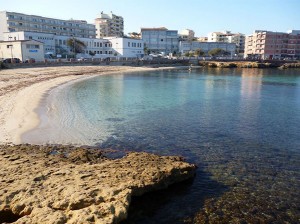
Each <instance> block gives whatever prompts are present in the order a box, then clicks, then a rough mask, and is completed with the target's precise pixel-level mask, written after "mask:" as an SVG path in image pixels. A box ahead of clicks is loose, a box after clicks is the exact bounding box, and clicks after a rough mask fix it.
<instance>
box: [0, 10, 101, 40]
mask: <svg viewBox="0 0 300 224" xmlns="http://www.w3.org/2000/svg"><path fill="white" fill-rule="evenodd" d="M18 31H31V32H39V33H49V34H53V35H60V36H75V37H83V38H95V37H96V28H95V25H94V24H88V23H87V22H86V21H84V20H62V19H54V18H47V17H42V16H35V15H27V14H22V13H16V12H7V11H1V12H0V40H3V38H4V37H3V33H4V32H18Z"/></svg>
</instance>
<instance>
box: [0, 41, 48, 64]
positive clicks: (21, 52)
mask: <svg viewBox="0 0 300 224" xmlns="http://www.w3.org/2000/svg"><path fill="white" fill-rule="evenodd" d="M0 57H1V58H19V59H20V60H21V61H26V60H30V59H32V58H34V59H35V61H44V46H43V43H42V42H40V41H36V40H12V41H0Z"/></svg>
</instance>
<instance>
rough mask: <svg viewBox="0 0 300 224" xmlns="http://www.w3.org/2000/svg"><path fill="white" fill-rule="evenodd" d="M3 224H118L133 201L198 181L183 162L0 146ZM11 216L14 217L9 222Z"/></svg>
mask: <svg viewBox="0 0 300 224" xmlns="http://www.w3.org/2000/svg"><path fill="white" fill-rule="evenodd" d="M0 164H1V167H0V181H1V184H0V222H1V223H2V222H11V221H15V223H118V222H120V221H122V220H124V219H126V217H127V211H128V207H129V205H130V201H131V197H132V196H138V195H142V194H144V193H146V192H149V191H153V190H158V189H163V188H166V187H168V186H169V185H171V184H173V183H176V182H179V181H183V180H186V179H188V178H191V177H193V176H194V173H195V169H196V167H195V165H191V164H188V163H186V162H184V161H182V159H181V158H180V157H171V156H157V155H153V154H148V153H133V152H132V153H128V154H127V156H125V157H123V158H120V159H115V160H109V159H107V158H105V157H104V156H103V155H102V153H101V152H99V150H93V149H89V150H88V149H82V148H81V149H74V148H73V147H56V146H55V147H52V146H46V147H42V146H30V145H19V146H0ZM7 214H10V215H9V216H8V215H7Z"/></svg>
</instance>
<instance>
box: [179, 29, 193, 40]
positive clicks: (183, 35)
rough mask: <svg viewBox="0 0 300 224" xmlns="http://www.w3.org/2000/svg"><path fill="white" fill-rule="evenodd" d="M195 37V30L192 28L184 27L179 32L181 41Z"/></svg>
mask: <svg viewBox="0 0 300 224" xmlns="http://www.w3.org/2000/svg"><path fill="white" fill-rule="evenodd" d="M194 38H195V32H194V31H193V30H190V29H184V30H182V31H180V33H179V39H180V40H181V41H193V40H194Z"/></svg>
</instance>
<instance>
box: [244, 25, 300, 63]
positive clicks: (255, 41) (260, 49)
mask: <svg viewBox="0 0 300 224" xmlns="http://www.w3.org/2000/svg"><path fill="white" fill-rule="evenodd" d="M244 57H245V58H249V59H284V58H289V59H300V30H291V31H288V32H287V33H284V32H272V31H266V30H255V31H254V33H253V34H252V35H249V36H247V37H246V43H245V53H244Z"/></svg>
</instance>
